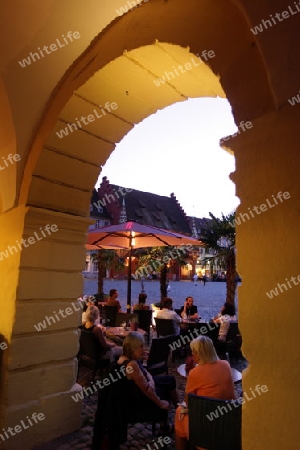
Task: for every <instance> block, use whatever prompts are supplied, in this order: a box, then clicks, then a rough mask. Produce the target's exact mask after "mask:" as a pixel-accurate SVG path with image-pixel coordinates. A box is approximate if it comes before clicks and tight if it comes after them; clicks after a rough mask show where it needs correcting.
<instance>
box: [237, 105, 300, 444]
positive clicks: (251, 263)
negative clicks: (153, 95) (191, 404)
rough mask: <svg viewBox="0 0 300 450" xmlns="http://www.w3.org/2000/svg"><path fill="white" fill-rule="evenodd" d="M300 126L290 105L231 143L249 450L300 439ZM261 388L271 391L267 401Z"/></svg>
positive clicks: (245, 434) (298, 111)
mask: <svg viewBox="0 0 300 450" xmlns="http://www.w3.org/2000/svg"><path fill="white" fill-rule="evenodd" d="M299 124H300V106H293V107H286V108H284V109H282V110H280V111H277V112H274V113H270V114H268V115H265V116H263V117H261V118H259V119H257V120H255V121H253V128H252V129H250V130H247V131H245V132H244V133H242V134H241V135H240V136H238V137H236V138H234V139H232V140H231V142H230V144H229V145H230V147H231V149H232V150H234V152H235V156H236V172H235V174H233V175H232V179H233V180H234V181H235V183H236V191H237V195H238V196H239V197H240V199H241V205H240V207H239V208H238V210H237V219H239V218H240V220H241V223H240V225H237V226H236V230H237V263H238V272H239V274H240V275H241V277H242V280H243V281H242V285H241V286H240V287H239V291H238V296H239V318H240V319H239V321H240V326H241V331H242V335H243V352H244V354H245V356H246V358H247V359H248V360H249V363H250V365H249V368H248V369H247V372H246V373H245V374H244V377H243V391H244V393H245V394H246V395H247V396H248V398H249V400H247V401H246V402H245V404H244V405H243V427H242V430H243V449H245V450H250V449H255V450H266V449H271V448H274V449H275V448H276V449H285V450H295V449H296V448H297V445H298V444H297V443H298V442H299V440H300V428H299V424H298V419H297V418H298V415H299V412H298V411H299V402H300V389H299V388H300V386H299V379H300V369H299V364H298V362H299V356H300V355H299V354H300V350H299V336H298V335H299V311H300V306H299V295H300V276H299V275H300V264H299V254H300V239H299V231H300V207H299V198H300V183H299V168H300V164H299V159H300V158H299V141H300V126H299ZM254 207H257V209H256V211H258V212H256V211H255V209H254ZM246 213H247V214H248V218H247V216H246ZM242 214H243V216H242ZM297 277H298V278H297ZM272 290H273V293H272ZM274 291H275V292H274ZM268 294H269V295H268ZM257 385H260V386H262V385H265V386H267V389H268V390H267V391H266V392H265V393H261V394H260V395H259V394H258V393H257V392H256V391H255V388H256V386H257ZM251 390H252V391H251ZM252 392H253V393H254V395H255V397H254V395H253V394H252ZM260 392H261V391H260ZM269 430H272V431H270V432H269Z"/></svg>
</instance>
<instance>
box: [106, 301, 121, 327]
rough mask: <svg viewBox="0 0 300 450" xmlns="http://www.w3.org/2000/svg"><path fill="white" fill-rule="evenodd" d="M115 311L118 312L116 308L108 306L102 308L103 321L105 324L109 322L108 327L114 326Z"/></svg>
mask: <svg viewBox="0 0 300 450" xmlns="http://www.w3.org/2000/svg"><path fill="white" fill-rule="evenodd" d="M117 311H118V309H117V307H116V306H108V305H105V306H103V312H104V315H105V319H106V321H107V322H108V321H109V326H110V327H115V326H116V316H117Z"/></svg>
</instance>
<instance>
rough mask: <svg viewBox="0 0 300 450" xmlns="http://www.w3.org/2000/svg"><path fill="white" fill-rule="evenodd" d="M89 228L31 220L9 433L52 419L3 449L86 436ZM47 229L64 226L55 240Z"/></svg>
mask: <svg viewBox="0 0 300 450" xmlns="http://www.w3.org/2000/svg"><path fill="white" fill-rule="evenodd" d="M89 223H90V220H89V219H85V218H83V217H78V216H77V217H76V216H74V215H69V214H64V213H58V212H54V211H49V210H46V209H42V208H35V207H30V208H29V211H28V213H27V215H26V221H25V230H24V233H23V239H24V240H25V243H26V244H27V247H26V248H25V249H24V250H23V251H22V253H21V262H20V272H19V282H18V289H17V296H16V313H15V321H14V325H13V332H12V345H11V347H9V348H8V349H7V352H8V358H7V365H6V368H5V371H4V377H5V378H4V383H3V386H2V399H3V402H2V404H5V408H4V409H3V411H2V413H3V416H2V419H3V420H2V424H1V428H4V429H7V428H8V427H15V426H16V425H19V424H21V423H22V422H21V421H22V420H23V422H24V423H25V425H28V423H29V422H28V420H27V417H29V418H31V415H32V414H33V413H37V414H43V415H44V419H43V420H38V423H34V422H33V421H32V419H31V422H33V425H32V426H31V425H30V426H28V429H22V432H20V433H19V434H18V433H15V434H16V435H15V436H10V435H8V436H9V438H7V439H6V440H5V441H4V442H2V445H3V448H4V449H5V450H6V449H12V450H15V449H16V448H23V449H31V448H32V447H33V446H34V445H35V444H37V443H41V442H46V441H49V440H52V439H54V438H55V437H58V436H60V435H63V434H67V433H69V432H71V431H74V430H75V429H78V428H80V425H81V420H80V414H81V401H80V400H79V401H76V399H75V400H74V399H73V398H72V396H74V395H76V393H78V392H80V391H81V386H79V385H78V384H76V375H77V359H76V355H77V353H78V348H79V344H78V341H79V339H78V325H79V324H80V323H81V313H82V311H81V308H80V306H79V304H78V302H77V301H76V299H77V297H78V296H79V295H80V294H81V293H82V281H83V278H82V273H81V271H82V269H83V268H84V262H85V249H84V243H85V240H86V234H85V233H86V230H87V228H88V225H89ZM47 224H49V225H50V226H52V227H53V226H54V225H55V226H56V227H53V228H52V230H53V232H51V233H50V234H49V233H48V232H47V231H45V230H46V225H47ZM47 229H48V230H49V227H48V228H47ZM55 229H57V231H54V230H55ZM50 230H51V228H50ZM44 235H45V236H44ZM32 238H34V239H35V241H34V242H33V239H32ZM11 239H12V238H11V235H10V241H11ZM40 417H42V416H40ZM5 437H6V436H5ZM2 441H3V439H2Z"/></svg>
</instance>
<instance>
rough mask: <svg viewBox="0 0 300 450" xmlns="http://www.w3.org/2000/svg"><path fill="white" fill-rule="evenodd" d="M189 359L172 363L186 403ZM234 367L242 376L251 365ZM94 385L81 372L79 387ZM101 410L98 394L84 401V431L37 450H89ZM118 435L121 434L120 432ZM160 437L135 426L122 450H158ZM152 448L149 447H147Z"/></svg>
mask: <svg viewBox="0 0 300 450" xmlns="http://www.w3.org/2000/svg"><path fill="white" fill-rule="evenodd" d="M184 359H185V358H179V359H177V358H176V360H175V362H171V363H170V369H169V374H170V375H174V376H175V378H176V385H177V389H178V391H179V398H180V401H182V400H183V397H184V391H185V385H186V379H185V378H184V377H182V376H180V375H179V374H178V372H177V367H178V366H179V365H180V364H182V363H183V362H184ZM230 363H231V366H232V367H234V368H236V369H237V370H239V371H240V372H242V371H243V370H244V369H245V368H246V367H247V361H246V360H245V359H240V360H237V361H236V360H233V361H231V362H230ZM90 382H91V372H90V371H89V370H88V369H86V368H84V367H83V368H82V369H81V370H80V376H79V383H80V384H81V385H82V386H86V387H87V386H89V385H90ZM235 390H236V396H237V397H238V396H239V395H240V394H241V391H242V383H241V382H238V383H236V384H235ZM96 407H97V393H95V394H92V395H90V396H89V397H86V398H85V399H84V400H83V407H82V414H81V416H82V426H81V429H80V430H78V431H75V432H74V433H71V434H68V435H66V436H63V437H61V438H59V439H56V440H55V441H52V442H50V443H48V444H43V445H41V446H38V447H35V449H34V450H69V449H75V450H89V449H90V446H91V442H92V432H93V422H94V417H95V412H96ZM174 413H175V410H174V408H173V407H172V409H171V411H170V414H169V419H170V422H172V423H173V421H174ZM116 431H117V430H116ZM158 436H159V433H158V429H157V434H156V436H152V431H151V424H135V425H132V426H129V428H128V440H127V442H126V443H125V444H124V445H122V446H121V447H120V450H146V449H147V450H152V449H153V450H154V449H155V448H156V447H155V446H154V442H155V441H156V439H157V438H158ZM147 445H148V447H147ZM167 448H168V450H174V449H175V443H174V435H171V443H170V444H168V447H167Z"/></svg>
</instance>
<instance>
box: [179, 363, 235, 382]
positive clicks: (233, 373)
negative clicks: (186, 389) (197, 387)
mask: <svg viewBox="0 0 300 450" xmlns="http://www.w3.org/2000/svg"><path fill="white" fill-rule="evenodd" d="M177 372H178V373H179V375H181V376H182V377H186V376H187V373H186V371H185V364H181V365H180V366H179V367H177ZM231 375H232V379H233V382H234V383H237V382H238V381H241V379H242V374H241V372H239V371H238V370H236V369H234V368H233V367H231Z"/></svg>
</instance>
